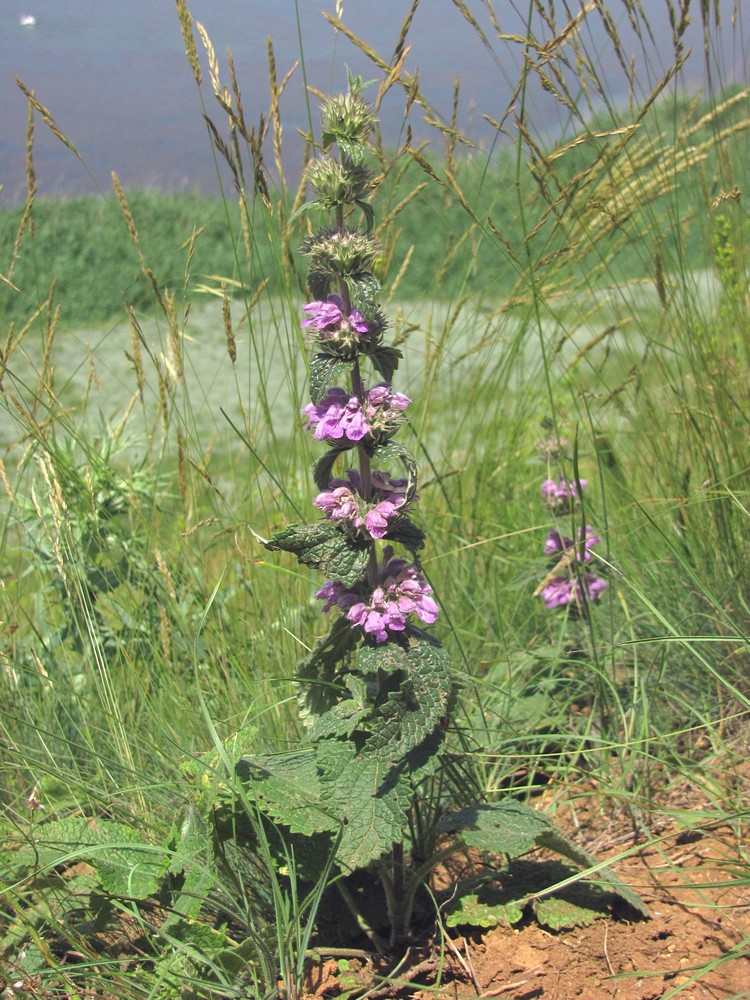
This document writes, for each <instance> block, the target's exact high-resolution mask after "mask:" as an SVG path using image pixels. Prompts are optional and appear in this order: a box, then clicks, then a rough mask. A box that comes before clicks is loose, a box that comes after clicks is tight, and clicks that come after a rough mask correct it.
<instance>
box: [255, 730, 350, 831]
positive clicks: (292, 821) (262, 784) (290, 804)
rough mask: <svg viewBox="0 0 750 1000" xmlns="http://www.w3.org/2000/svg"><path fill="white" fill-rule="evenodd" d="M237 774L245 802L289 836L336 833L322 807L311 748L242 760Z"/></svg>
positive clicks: (327, 811) (333, 820)
mask: <svg viewBox="0 0 750 1000" xmlns="http://www.w3.org/2000/svg"><path fill="white" fill-rule="evenodd" d="M237 774H238V776H239V778H240V779H241V780H242V782H243V786H244V789H245V791H246V793H247V796H248V798H249V799H250V800H251V801H253V802H255V803H257V805H258V806H259V808H260V811H261V812H262V813H263V815H265V816H268V817H269V818H270V819H271V820H273V821H274V822H275V823H282V824H283V825H284V826H285V827H287V828H288V829H289V830H291V832H292V833H300V834H303V835H304V836H306V837H310V836H312V835H313V834H316V833H323V832H325V831H335V830H337V829H338V825H339V824H338V822H337V820H336V818H335V815H334V813H333V812H332V811H331V810H330V809H329V808H328V804H327V803H326V804H325V806H324V804H323V794H322V790H321V783H320V779H319V776H318V762H317V757H316V753H315V750H314V748H313V749H309V750H299V751H296V752H294V753H288V754H263V755H259V756H255V757H243V758H242V759H241V760H240V761H239V762H238V765H237Z"/></svg>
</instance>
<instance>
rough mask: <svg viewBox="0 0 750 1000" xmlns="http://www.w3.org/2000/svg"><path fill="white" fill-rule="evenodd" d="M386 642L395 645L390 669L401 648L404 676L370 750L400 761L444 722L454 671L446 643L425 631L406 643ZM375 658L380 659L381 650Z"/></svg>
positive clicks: (389, 658) (389, 657) (384, 710)
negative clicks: (452, 670) (452, 671)
mask: <svg viewBox="0 0 750 1000" xmlns="http://www.w3.org/2000/svg"><path fill="white" fill-rule="evenodd" d="M386 645H389V646H392V647H393V649H392V650H389V651H388V653H387V660H386V662H387V663H388V669H389V670H392V669H393V667H394V663H395V660H396V658H397V656H398V654H397V653H396V650H399V651H400V656H401V664H400V668H399V669H400V670H401V671H402V673H403V679H402V681H401V684H400V687H399V688H398V690H397V691H393V692H391V693H390V694H389V696H388V699H387V701H386V703H385V705H384V706H383V708H382V710H381V712H382V721H381V723H380V725H379V726H378V729H377V731H376V732H375V733H373V735H372V736H371V737H370V738H369V740H368V741H367V751H368V753H372V754H374V755H376V756H377V757H378V758H379V759H381V760H384V761H392V762H397V761H398V760H399V759H400V758H402V757H404V756H405V755H406V754H408V753H409V751H411V750H413V749H414V748H415V747H418V746H419V745H420V744H421V743H422V742H423V741H424V740H425V739H427V737H429V736H430V735H431V734H432V733H433V732H434V730H435V729H436V727H438V726H439V725H440V722H441V719H442V718H443V717H444V716H445V714H446V711H447V708H448V702H449V700H450V695H451V687H452V684H451V670H450V662H449V658H448V655H447V653H446V652H445V650H444V649H443V648H442V646H441V645H440V644H439V643H438V642H437V641H436V640H434V639H429V638H428V637H427V636H426V635H424V634H423V633H422V634H410V635H409V636H408V637H407V638H406V641H405V642H404V644H403V645H402V644H401V643H396V642H391V643H387V644H386ZM383 655H385V654H383ZM372 659H373V660H374V661H375V662H377V659H378V653H377V651H376V652H374V655H373V657H372ZM360 663H361V657H360Z"/></svg>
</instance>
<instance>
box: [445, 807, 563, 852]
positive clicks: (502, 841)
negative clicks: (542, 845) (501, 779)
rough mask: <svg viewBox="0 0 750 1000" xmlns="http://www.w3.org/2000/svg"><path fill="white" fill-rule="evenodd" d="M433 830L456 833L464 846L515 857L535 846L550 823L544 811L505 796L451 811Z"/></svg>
mask: <svg viewBox="0 0 750 1000" xmlns="http://www.w3.org/2000/svg"><path fill="white" fill-rule="evenodd" d="M436 829H437V832H439V833H458V834H459V836H460V839H461V840H462V841H463V843H464V844H466V845H467V846H468V847H477V848H479V850H481V851H487V852H488V853H490V854H504V855H506V856H508V857H516V856H518V855H519V854H524V853H525V852H526V851H530V850H531V849H532V847H536V846H538V845H539V838H540V837H541V836H542V835H543V834H545V833H548V832H549V831H550V830H551V829H552V824H551V823H550V821H549V820H548V819H547V817H546V816H545V815H544V813H540V812H537V811H536V810H535V809H531V808H529V806H525V805H523V804H522V803H521V802H516V801H515V799H506V800H505V801H503V802H497V803H487V804H484V805H476V806H469V807H468V808H466V809H461V810H460V811H459V812H456V813H451V814H450V815H448V816H446V817H444V819H442V820H441V821H440V822H439V823H438V824H437V828H436Z"/></svg>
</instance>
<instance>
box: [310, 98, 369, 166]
mask: <svg viewBox="0 0 750 1000" xmlns="http://www.w3.org/2000/svg"><path fill="white" fill-rule="evenodd" d="M377 121H378V119H377V116H376V115H375V113H374V112H373V110H372V108H371V107H370V105H369V104H367V102H366V101H364V100H363V99H362V97H361V95H360V94H359V92H358V90H357V89H356V88H353V89H350V90H349V91H348V92H347V93H346V94H339V95H337V96H336V97H330V98H328V100H327V101H326V102H325V104H324V105H323V108H322V111H321V126H322V140H323V147H324V148H325V149H328V147H329V146H332V145H333V144H334V143H337V144H338V147H339V149H340V150H341V152H342V153H343V154H344V155H345V156H350V157H352V158H353V159H355V160H360V159H361V157H362V155H363V152H364V151H363V150H362V146H363V145H364V143H366V142H367V140H368V139H369V138H370V135H371V133H372V130H373V129H374V128H375V125H376V124H377Z"/></svg>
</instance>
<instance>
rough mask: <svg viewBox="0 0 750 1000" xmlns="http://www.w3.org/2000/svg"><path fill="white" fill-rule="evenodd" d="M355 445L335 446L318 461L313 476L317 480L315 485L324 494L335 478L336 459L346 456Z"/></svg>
mask: <svg viewBox="0 0 750 1000" xmlns="http://www.w3.org/2000/svg"><path fill="white" fill-rule="evenodd" d="M352 447H353V445H352V444H347V445H344V446H340V445H335V446H334V447H332V448H329V450H328V451H327V452H326V453H325V455H323V456H322V457H321V458H319V459H318V460H317V462H316V463H315V465H314V466H313V476H314V478H315V485H316V486H317V487H318V489H319V490H320V491H321V492H322V491H323V490H327V489H328V486H329V484H330V482H331V480H332V479H334V478H335V476H334V475H333V466H334V465H335V463H336V459H337V458H338V457H339V456H340V455H345V454H346V452H347V451H351V449H352Z"/></svg>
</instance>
